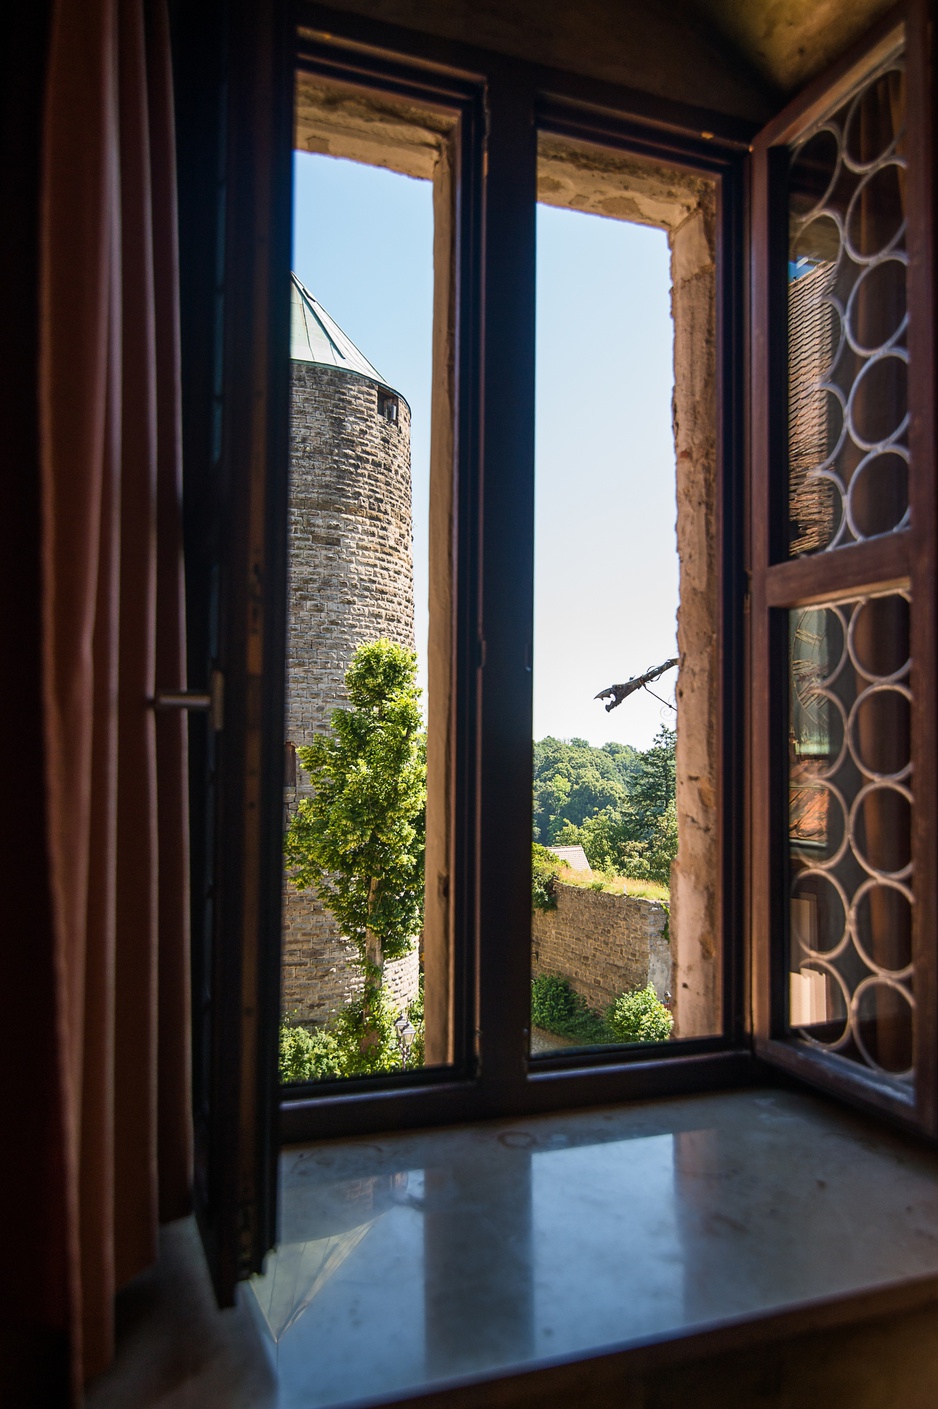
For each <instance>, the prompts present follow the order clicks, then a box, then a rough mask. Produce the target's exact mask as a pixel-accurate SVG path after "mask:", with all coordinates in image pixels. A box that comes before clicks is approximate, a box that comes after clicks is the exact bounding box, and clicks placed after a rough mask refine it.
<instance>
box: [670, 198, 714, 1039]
mask: <svg viewBox="0 0 938 1409" xmlns="http://www.w3.org/2000/svg"><path fill="white" fill-rule="evenodd" d="M714 234H715V212H714V200H713V196H712V193H710V194H709V195H708V197H707V198H706V199H704V200H702V201H701V203H700V205H699V206H698V208H697V210H695V211H694V213H693V214H692V215H690V216H688V217H687V219H686V220H685V221H684V222H683V223H682V224H681V225H680V226H678V228H677V229H676V230H675V231H674V232H673V234H672V237H671V280H672V286H671V309H672V314H673V317H674V446H675V452H676V457H677V480H676V487H677V551H678V558H679V559H680V606H679V607H678V614H677V645H678V657H679V660H680V666H679V670H678V680H677V711H678V713H677V720H678V724H677V752H676V760H675V762H676V768H675V773H676V779H677V815H678V854H677V860H676V861H675V863H674V866H673V868H672V872H671V929H672V936H673V946H674V973H675V990H674V1014H675V1026H674V1032H675V1036H676V1037H704V1036H708V1035H710V1034H711V1033H715V1032H718V1031H719V1030H720V1025H721V1016H722V1015H721V1007H722V997H721V993H722V972H723V964H722V959H723V956H722V942H721V941H722V934H721V917H720V859H721V838H720V828H719V815H718V801H719V783H720V771H719V770H720V751H719V738H718V733H717V718H718V708H719V692H720V680H719V638H718V625H719V621H720V610H719V603H720V580H719V561H718V547H719V524H718V522H717V478H718V476H717V469H718V467H717V423H716V409H717V383H716V312H715V309H716V273H715V263H714V257H715V249H714Z"/></svg>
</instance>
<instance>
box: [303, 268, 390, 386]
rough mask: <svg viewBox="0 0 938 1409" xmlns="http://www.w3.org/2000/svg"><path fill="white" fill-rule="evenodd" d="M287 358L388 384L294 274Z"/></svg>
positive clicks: (383, 384) (384, 384)
mask: <svg viewBox="0 0 938 1409" xmlns="http://www.w3.org/2000/svg"><path fill="white" fill-rule="evenodd" d="M290 357H291V358H292V360H293V361H294V362H315V363H317V364H318V365H319V366H320V367H341V368H342V370H343V371H345V372H355V373H356V374H357V375H358V376H360V377H369V378H370V379H371V380H372V381H373V382H380V383H381V385H382V386H387V385H388V384H387V382H386V381H385V379H384V377H382V375H381V373H380V372H379V371H378V370H377V368H376V367H372V365H371V363H370V362H369V361H368V358H367V357H365V355H364V354H363V353H361V352H359V350H358V348H357V347H356V346H355V344H354V343H353V342H352V340H351V338H349V337H346V335H345V333H343V331H342V329H341V328H340V327H339V325H338V323H336V322H335V321H334V320H333V319H332V318H330V317H329V314H328V313H327V312H326V310H325V309H324V308H323V306H322V304H321V303H318V302H317V301H316V299H314V298H313V296H312V294H311V293H310V291H309V289H307V288H304V286H303V285H302V284H301V283H300V281H299V279H298V278H297V277H296V275H295V274H293V273H291V275H290Z"/></svg>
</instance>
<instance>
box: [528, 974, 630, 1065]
mask: <svg viewBox="0 0 938 1409" xmlns="http://www.w3.org/2000/svg"><path fill="white" fill-rule="evenodd" d="M531 1022H532V1023H533V1024H534V1026H535V1027H542V1028H544V1029H545V1030H546V1031H547V1032H552V1033H554V1034H555V1036H557V1037H570V1038H572V1039H573V1040H574V1041H575V1042H578V1043H579V1044H580V1045H581V1046H583V1047H594V1046H596V1044H597V1043H601V1042H613V1041H615V1038H614V1037H613V1036H612V1034H611V1033H610V1031H609V1029H608V1028H607V1027H606V1024H605V1023H604V1022H603V1020H602V1018H601V1017H600V1016H599V1014H598V1013H595V1012H594V1011H593V1009H592V1008H591V1007H589V1005H588V1004H587V1002H586V999H585V998H584V997H583V996H582V995H581V994H579V993H577V992H576V990H575V989H574V988H572V987H571V986H570V984H569V982H568V981H567V979H565V978H561V977H560V976H559V975H558V974H539V975H538V976H537V978H536V979H534V981H533V983H532V984H531Z"/></svg>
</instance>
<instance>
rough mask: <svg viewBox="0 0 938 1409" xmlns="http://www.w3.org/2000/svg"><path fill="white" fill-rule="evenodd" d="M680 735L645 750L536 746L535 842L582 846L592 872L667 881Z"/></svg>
mask: <svg viewBox="0 0 938 1409" xmlns="http://www.w3.org/2000/svg"><path fill="white" fill-rule="evenodd" d="M675 737H676V736H675V731H674V730H673V729H668V728H666V727H664V726H662V728H660V729H659V730H658V733H657V734H656V735H655V738H654V742H653V743H652V745H651V747H650V748H648V749H646V750H645V751H644V752H641V751H640V750H638V749H634V748H631V747H630V745H628V744H614V743H610V744H604V745H603V746H602V748H595V747H593V746H592V745H591V744H588V743H587V742H586V740H585V739H555V738H551V737H548V738H546V739H541V740H540V742H538V743H535V745H534V840H535V841H536V842H540V844H541V845H542V846H575V845H577V844H578V843H579V844H580V845H581V846H582V847H583V849H584V851H585V852H586V855H587V857H588V859H589V863H590V865H591V867H592V868H593V870H596V871H610V872H614V873H616V874H617V875H623V876H632V877H634V878H635V879H641V880H643V879H648V880H655V881H661V882H662V883H663V884H665V885H667V884H668V883H669V880H670V874H671V862H672V861H673V859H674V857H675V855H676V854H677V815H676V811H675V803H674V745H675Z"/></svg>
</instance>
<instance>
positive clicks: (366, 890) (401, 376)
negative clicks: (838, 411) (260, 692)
mask: <svg viewBox="0 0 938 1409" xmlns="http://www.w3.org/2000/svg"><path fill="white" fill-rule="evenodd" d="M376 101H377V100H376ZM296 117H297V145H298V147H299V148H300V150H298V151H297V152H296V155H295V168H294V169H295V205H294V256H293V258H294V270H295V272H294V274H293V276H292V280H291V299H292V326H291V426H290V429H291V443H290V500H289V538H288V547H289V563H288V567H289V573H288V594H289V595H288V612H287V662H286V687H287V688H286V696H287V714H286V738H287V750H286V773H285V779H284V783H285V792H284V812H285V818H284V821H285V835H286V843H285V867H284V888H283V973H282V1018H283V1022H282V1027H281V1077H282V1079H283V1080H284V1081H285V1082H299V1081H306V1080H331V1079H336V1078H346V1077H358V1076H373V1075H374V1076H384V1075H389V1074H390V1075H394V1074H401V1073H406V1072H408V1071H412V1070H415V1069H416V1068H418V1067H420V1066H423V1065H425V1064H427V1065H439V1064H440V1063H441V1062H445V1061H446V1060H447V1053H448V1050H449V1045H450V1044H449V1040H448V1034H447V1033H445V1032H443V1031H442V1030H441V1029H440V1028H439V1024H437V1026H436V1027H434V1028H433V1029H432V1031H431V1032H430V1034H429V1035H428V1033H427V1031H426V1025H425V1020H424V1012H425V1006H424V1005H425V991H424V976H425V973H426V975H427V987H428V988H429V989H432V990H433V994H432V997H433V1002H434V1010H435V1012H437V1013H440V1012H444V1013H445V1012H448V1011H449V1009H450V1007H451V1004H450V1003H449V1002H448V992H438V991H437V989H439V988H440V986H441V985H442V987H443V988H444V989H445V988H446V987H447V983H448V980H447V978H446V976H445V975H443V973H442V968H441V965H440V964H439V963H438V962H435V960H434V957H433V956H438V955H439V953H440V950H441V948H445V943H443V941H445V938H446V937H445V936H444V935H442V934H441V933H440V932H439V931H440V928H441V925H442V926H445V924H446V916H445V913H444V911H443V906H442V902H440V901H436V903H435V909H434V908H433V906H432V905H426V904H425V897H426V886H425V872H426V870H427V848H426V835H427V814H428V810H429V811H430V812H432V811H433V808H434V802H433V798H432V797H430V798H428V784H427V777H428V759H429V760H430V768H431V771H432V770H433V769H434V768H436V769H437V773H439V762H438V760H439V754H440V750H439V749H436V751H435V752H434V739H435V738H436V737H437V730H436V725H435V723H434V719H433V713H432V710H433V703H432V700H431V691H432V688H433V681H432V679H429V680H428V656H429V652H428V640H429V639H430V638H431V637H432V631H433V627H432V625H431V620H430V614H429V610H428V599H429V596H430V578H431V575H432V572H433V562H434V558H433V555H432V552H431V548H430V539H431V532H430V517H431V512H432V509H431V504H433V503H434V502H435V505H436V513H437V515H438V525H442V531H441V532H440V533H439V534H438V539H439V544H438V546H439V549H440V551H441V552H443V555H444V557H446V553H445V549H446V533H445V520H446V518H447V513H448V508H447V503H446V502H444V501H446V500H447V494H448V492H449V486H450V484H451V478H452V477H451V461H449V462H447V461H446V446H445V445H444V446H443V449H442V452H440V451H439V450H438V451H437V461H436V468H434V461H433V452H432V450H431V444H430V420H431V414H430V399H431V385H432V376H431V364H432V358H433V338H434V324H433V300H434V266H435V255H436V254H437V253H438V252H439V250H440V248H442V247H444V246H445V242H446V240H447V238H448V231H447V230H441V228H440V226H441V224H444V225H445V224H446V221H447V216H446V214H445V212H446V210H447V208H448V200H449V198H450V197H451V195H452V191H451V188H449V187H447V188H446V190H445V191H444V190H441V188H440V182H439V180H438V179H437V178H438V170H437V166H438V158H439V156H440V154H441V153H442V152H443V149H444V147H445V144H446V141H447V130H451V129H452V123H451V122H450V123H448V124H447V123H446V122H445V121H444V120H443V119H441V118H440V117H439V116H438V115H437V116H436V117H434V118H433V119H432V121H431V126H430V128H429V130H428V129H427V128H426V127H425V126H423V125H422V122H421V119H420V115H418V114H416V113H415V111H414V110H413V109H412V108H411V109H408V111H407V114H406V116H402V117H401V118H400V121H397V122H396V123H395V122H387V123H386V122H384V121H383V120H382V115H381V113H380V112H379V111H377V109H376V106H375V105H372V106H371V107H368V108H367V110H364V109H362V106H361V102H360V100H359V99H357V98H356V97H355V96H354V95H351V94H346V93H339V92H338V91H332V90H330V89H328V88H326V87H320V86H319V85H318V83H317V81H316V80H314V79H313V78H311V77H310V76H309V75H305V74H301V75H299V78H298V96H297V114H296ZM434 186H436V187H437V190H436V202H435V199H434ZM435 205H436V212H437V218H436V219H435V215H434V210H435ZM441 241H442V242H443V244H442V245H441V243H440V242H441ZM441 264H442V266H443V268H444V273H443V277H444V279H445V278H446V277H447V274H448V262H447V260H446V259H445V257H444V258H442V260H441ZM437 274H438V275H439V270H438V271H437ZM443 419H444V417H442V416H441V420H443ZM434 476H435V479H436V484H435V489H434V490H433V492H431V480H432V479H434ZM446 561H447V562H448V557H446ZM446 590H447V583H446V582H443V581H442V579H441V580H440V581H438V582H437V601H438V602H439V603H440V604H441V607H442V610H441V612H440V613H438V614H437V615H438V616H442V617H444V618H448V611H447V605H446ZM437 647H438V649H437V656H438V659H440V660H442V661H443V666H440V667H438V669H439V670H444V669H445V659H444V653H445V650H446V643H445V642H444V643H442V645H441V643H440V642H438V643H437ZM437 705H438V706H440V707H442V708H443V709H445V708H446V707H447V702H446V700H445V699H443V700H437ZM434 759H436V760H437V761H436V762H434V761H433V760H434ZM444 766H445V764H444ZM438 791H440V789H439V788H438ZM436 815H437V822H436V825H435V836H436V838H437V842H438V846H439V849H440V850H441V851H442V852H443V854H445V852H446V819H445V817H442V818H441V817H440V815H439V812H437V814H436ZM433 864H436V863H433ZM436 882H437V877H436V875H434V885H433V887H432V891H433V896H434V897H436V896H437V895H438V893H439V892H440V887H439V885H438V884H437V883H436ZM428 914H429V920H428ZM441 917H442V918H441ZM428 926H429V928H432V929H433V931H434V937H433V938H432V939H431V938H430V937H429V935H428ZM428 954H429V955H431V957H430V958H429V960H428ZM425 961H426V962H425Z"/></svg>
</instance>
